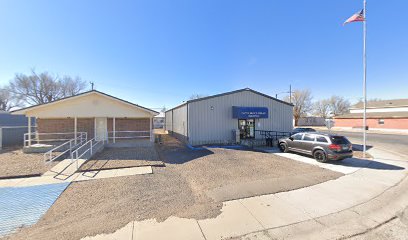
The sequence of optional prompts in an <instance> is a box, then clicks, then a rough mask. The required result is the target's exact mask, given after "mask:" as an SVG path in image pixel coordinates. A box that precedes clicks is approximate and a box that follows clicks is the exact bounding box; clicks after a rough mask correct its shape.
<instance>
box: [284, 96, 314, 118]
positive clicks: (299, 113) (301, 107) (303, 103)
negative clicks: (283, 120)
mask: <svg viewBox="0 0 408 240" xmlns="http://www.w3.org/2000/svg"><path fill="white" fill-rule="evenodd" d="M285 100H286V101H287V102H289V101H290V99H289V97H286V98H285ZM292 104H293V105H294V106H293V118H294V119H295V126H297V124H298V121H299V118H301V117H303V116H306V115H307V114H308V113H309V112H310V111H311V110H312V94H311V92H310V91H309V90H295V91H293V92H292Z"/></svg>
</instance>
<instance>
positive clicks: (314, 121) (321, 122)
mask: <svg viewBox="0 0 408 240" xmlns="http://www.w3.org/2000/svg"><path fill="white" fill-rule="evenodd" d="M297 125H298V126H299V127H300V126H316V127H317V126H325V125H326V124H325V119H324V118H322V117H301V118H299V120H298V124H297Z"/></svg>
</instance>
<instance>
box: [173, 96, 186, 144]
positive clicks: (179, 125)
mask: <svg viewBox="0 0 408 240" xmlns="http://www.w3.org/2000/svg"><path fill="white" fill-rule="evenodd" d="M172 111H173V132H175V133H178V134H180V135H182V136H185V137H187V104H186V105H183V106H181V107H178V108H176V109H173V110H172Z"/></svg>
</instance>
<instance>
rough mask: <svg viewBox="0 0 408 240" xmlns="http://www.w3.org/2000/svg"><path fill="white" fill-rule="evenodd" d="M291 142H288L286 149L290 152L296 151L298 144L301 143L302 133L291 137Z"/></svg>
mask: <svg viewBox="0 0 408 240" xmlns="http://www.w3.org/2000/svg"><path fill="white" fill-rule="evenodd" d="M291 137H292V139H293V140H291V141H288V148H289V149H291V150H298V149H299V144H300V143H301V141H302V138H303V133H296V134H294V135H292V136H291Z"/></svg>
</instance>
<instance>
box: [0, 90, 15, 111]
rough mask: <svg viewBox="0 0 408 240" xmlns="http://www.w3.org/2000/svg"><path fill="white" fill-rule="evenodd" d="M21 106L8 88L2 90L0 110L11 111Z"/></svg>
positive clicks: (0, 92)
mask: <svg viewBox="0 0 408 240" xmlns="http://www.w3.org/2000/svg"><path fill="white" fill-rule="evenodd" d="M17 106H19V102H18V101H17V99H14V98H13V96H12V94H11V93H10V89H9V88H8V87H3V88H0V110H3V111H10V109H12V108H13V107H17Z"/></svg>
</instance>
